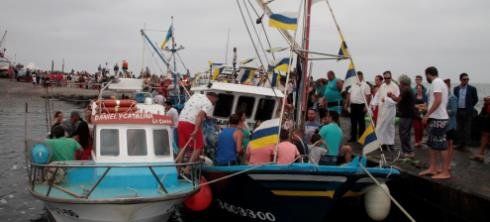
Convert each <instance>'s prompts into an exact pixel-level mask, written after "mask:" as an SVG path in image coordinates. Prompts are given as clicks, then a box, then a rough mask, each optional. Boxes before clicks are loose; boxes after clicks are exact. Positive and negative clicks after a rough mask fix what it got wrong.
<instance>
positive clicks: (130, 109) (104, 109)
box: [100, 106, 136, 113]
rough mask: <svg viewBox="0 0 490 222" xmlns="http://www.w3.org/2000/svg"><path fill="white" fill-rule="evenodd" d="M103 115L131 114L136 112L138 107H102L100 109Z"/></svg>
mask: <svg viewBox="0 0 490 222" xmlns="http://www.w3.org/2000/svg"><path fill="white" fill-rule="evenodd" d="M100 112H101V113H130V112H136V107H119V106H115V107H101V108H100Z"/></svg>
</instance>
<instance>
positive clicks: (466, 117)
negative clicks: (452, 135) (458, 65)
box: [454, 73, 478, 150]
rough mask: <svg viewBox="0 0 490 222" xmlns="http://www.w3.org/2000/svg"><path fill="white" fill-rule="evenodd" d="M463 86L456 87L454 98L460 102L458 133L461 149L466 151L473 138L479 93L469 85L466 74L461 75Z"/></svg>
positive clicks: (457, 117)
mask: <svg viewBox="0 0 490 222" xmlns="http://www.w3.org/2000/svg"><path fill="white" fill-rule="evenodd" d="M459 80H460V81H461V84H460V85H459V86H456V87H454V96H456V98H457V100H458V112H457V116H456V119H457V122H458V124H457V132H458V135H459V147H458V148H457V149H460V150H462V149H464V148H465V146H466V145H467V143H468V142H469V140H470V138H471V124H472V119H473V117H475V116H476V113H477V112H476V110H475V105H476V104H477V103H478V93H477V91H476V88H475V87H473V86H471V85H469V84H468V82H469V80H470V79H469V77H468V74H466V73H461V75H459Z"/></svg>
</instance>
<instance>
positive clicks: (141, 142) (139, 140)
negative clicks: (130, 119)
mask: <svg viewBox="0 0 490 222" xmlns="http://www.w3.org/2000/svg"><path fill="white" fill-rule="evenodd" d="M127 145H128V155H129V156H145V155H146V153H147V152H146V147H147V146H146V131H145V130H144V129H128V131H127Z"/></svg>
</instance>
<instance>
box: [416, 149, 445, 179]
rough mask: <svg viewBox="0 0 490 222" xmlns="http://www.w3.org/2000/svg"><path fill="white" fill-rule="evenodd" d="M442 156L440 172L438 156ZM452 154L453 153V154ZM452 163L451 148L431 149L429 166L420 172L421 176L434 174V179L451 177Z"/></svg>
mask: <svg viewBox="0 0 490 222" xmlns="http://www.w3.org/2000/svg"><path fill="white" fill-rule="evenodd" d="M439 154H440V156H441V157H442V166H441V172H440V173H439V172H438V164H437V157H438V156H439ZM451 155H452V154H451ZM450 164H451V157H450V151H449V149H447V150H443V151H438V150H434V149H430V150H429V168H428V169H426V170H424V171H422V172H420V173H419V176H426V175H433V176H432V179H449V178H451V173H450V172H449V166H450Z"/></svg>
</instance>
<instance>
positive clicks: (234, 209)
mask: <svg viewBox="0 0 490 222" xmlns="http://www.w3.org/2000/svg"><path fill="white" fill-rule="evenodd" d="M216 201H217V202H218V205H219V207H220V208H221V209H222V210H225V211H228V212H229V213H232V214H235V215H239V216H242V217H248V218H250V219H255V220H261V221H276V216H275V215H274V214H273V213H271V212H263V211H257V210H251V209H248V208H243V207H240V206H235V205H233V204H230V203H227V202H225V201H222V200H220V199H217V200H216Z"/></svg>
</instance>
